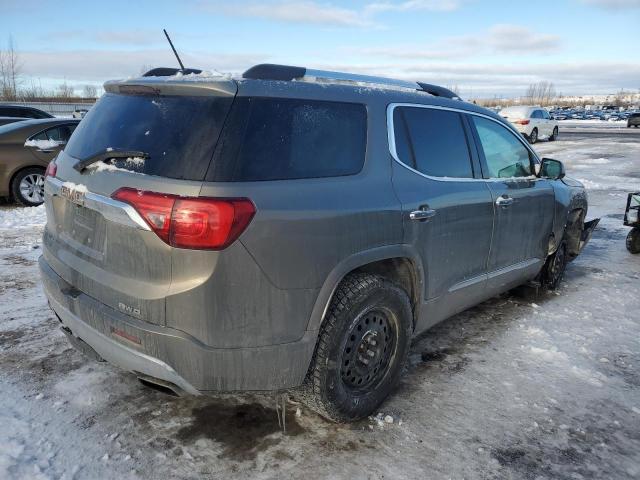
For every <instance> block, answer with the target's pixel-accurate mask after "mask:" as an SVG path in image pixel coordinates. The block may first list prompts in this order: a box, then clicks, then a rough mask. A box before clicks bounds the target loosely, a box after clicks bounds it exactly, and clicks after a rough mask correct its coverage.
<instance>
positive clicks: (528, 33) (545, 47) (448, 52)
mask: <svg viewBox="0 0 640 480" xmlns="http://www.w3.org/2000/svg"><path fill="white" fill-rule="evenodd" d="M560 48H561V41H560V37H559V36H558V35H551V34H546V33H537V32H533V31H532V30H530V29H528V28H526V27H522V26H519V25H494V26H493V27H491V28H490V29H489V30H488V31H486V32H484V33H482V34H476V35H462V36H456V37H446V38H443V39H441V40H439V41H435V42H430V43H429V44H427V45H418V46H416V45H415V44H412V45H385V46H383V47H363V48H347V49H346V50H347V51H350V52H353V53H359V54H362V55H367V56H373V57H383V58H402V59H414V60H438V59H442V60H446V59H452V58H464V57H472V56H478V55H482V54H490V53H505V54H510V53H514V52H516V53H521V54H522V55H526V54H527V53H540V52H549V51H557V50H558V49H560Z"/></svg>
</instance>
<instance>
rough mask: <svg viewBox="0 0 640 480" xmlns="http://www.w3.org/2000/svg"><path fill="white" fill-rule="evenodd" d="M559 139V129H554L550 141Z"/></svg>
mask: <svg viewBox="0 0 640 480" xmlns="http://www.w3.org/2000/svg"><path fill="white" fill-rule="evenodd" d="M557 139H558V127H554V128H553V133H552V134H551V136H550V137H549V141H550V142H553V141H554V140H557Z"/></svg>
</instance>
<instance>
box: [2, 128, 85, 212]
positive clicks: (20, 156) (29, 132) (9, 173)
mask: <svg viewBox="0 0 640 480" xmlns="http://www.w3.org/2000/svg"><path fill="white" fill-rule="evenodd" d="M78 123H80V120H74V119H60V118H47V119H40V120H23V121H20V122H15V123H10V124H7V125H3V126H0V197H11V198H12V199H14V200H15V201H16V202H18V203H20V204H22V205H25V206H36V205H40V204H41V203H42V202H43V200H44V173H45V169H46V168H47V165H48V164H49V162H50V161H51V160H52V159H53V158H54V157H55V156H56V155H57V154H58V152H59V151H60V150H62V149H63V148H64V146H65V145H66V143H67V141H68V140H69V138H70V137H71V134H72V133H73V131H74V130H75V128H76V126H77V125H78Z"/></svg>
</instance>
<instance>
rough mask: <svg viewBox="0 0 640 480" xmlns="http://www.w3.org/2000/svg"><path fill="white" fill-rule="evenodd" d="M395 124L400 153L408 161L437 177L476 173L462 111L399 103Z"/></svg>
mask: <svg viewBox="0 0 640 480" xmlns="http://www.w3.org/2000/svg"><path fill="white" fill-rule="evenodd" d="M393 127H394V135H395V141H396V153H397V155H398V157H399V159H400V160H401V161H402V162H403V163H405V164H406V165H409V166H410V167H412V168H414V169H416V170H418V171H419V172H422V173H424V174H425V175H429V176H433V177H453V178H472V177H473V169H472V166H471V156H470V154H469V146H468V143H467V137H466V134H465V130H464V127H463V124H462V117H461V116H460V114H459V113H457V112H450V111H447V110H437V109H432V108H419V107H396V108H395V109H394V111H393Z"/></svg>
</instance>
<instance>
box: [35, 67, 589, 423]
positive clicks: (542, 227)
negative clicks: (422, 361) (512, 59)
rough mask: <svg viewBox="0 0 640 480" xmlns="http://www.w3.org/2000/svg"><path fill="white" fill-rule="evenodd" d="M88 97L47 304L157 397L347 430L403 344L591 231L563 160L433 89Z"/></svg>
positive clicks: (288, 78)
mask: <svg viewBox="0 0 640 480" xmlns="http://www.w3.org/2000/svg"><path fill="white" fill-rule="evenodd" d="M159 75H164V76H159ZM105 91H106V93H105V95H104V96H103V97H102V98H101V99H100V101H99V102H98V103H97V104H96V105H95V106H94V107H93V108H92V109H91V110H90V111H89V113H87V115H86V117H85V118H84V120H83V121H82V122H81V123H80V125H79V126H78V128H77V129H76V131H75V133H74V134H73V136H72V137H71V139H70V141H69V142H68V144H67V145H66V148H65V149H64V151H63V152H61V153H60V154H59V156H58V157H57V159H56V160H55V162H54V163H52V164H51V165H50V167H49V170H48V172H47V179H46V182H45V197H46V208H47V226H46V229H45V232H44V252H43V256H42V257H41V258H40V269H41V272H42V278H43V282H44V287H45V292H46V295H47V297H48V299H49V303H50V305H51V308H52V309H53V310H54V311H55V313H56V314H57V316H58V318H59V319H60V322H61V323H62V328H63V330H64V331H65V333H66V334H67V336H68V337H69V339H70V341H71V342H72V343H73V344H74V345H75V346H76V347H77V348H79V349H80V350H82V351H84V352H85V353H87V354H89V355H91V356H93V357H95V358H97V359H103V360H106V361H108V362H111V363H113V364H115V365H118V366H120V367H122V368H124V369H126V370H128V371H131V372H133V373H134V374H135V375H137V376H138V377H139V378H141V379H142V380H143V381H145V382H147V383H151V384H155V385H160V386H163V387H166V388H169V389H171V390H174V391H175V392H185V393H188V394H206V393H213V392H229V391H282V390H288V391H291V392H293V394H294V395H296V396H297V397H298V398H300V399H302V400H303V401H304V402H305V403H307V405H309V406H310V407H311V408H313V409H314V410H316V411H317V412H319V413H320V414H321V415H323V416H325V417H327V418H329V419H331V420H334V421H340V422H342V421H350V420H354V419H358V418H362V417H364V416H366V415H368V414H370V413H371V412H373V411H374V410H375V409H376V408H377V407H378V406H379V404H380V403H381V402H382V401H383V400H384V399H385V397H386V396H387V395H388V394H389V393H390V392H391V391H392V389H393V387H394V384H395V383H396V382H397V380H398V377H399V375H400V372H401V369H402V365H403V362H404V360H405V359H406V357H407V353H408V350H409V345H410V341H411V338H412V336H414V335H416V334H418V333H420V332H423V331H424V330H426V329H428V328H430V327H432V326H433V325H435V324H436V323H438V322H440V321H441V320H443V319H445V318H447V317H450V316H451V315H454V314H456V313H458V312H460V311H462V310H464V309H466V308H468V307H470V306H472V305H475V304H477V303H479V302H482V301H483V300H486V299H488V298H490V297H492V296H494V295H497V294H499V293H501V292H505V291H506V290H509V289H511V288H513V287H516V286H518V285H521V284H523V283H527V282H531V281H534V282H538V283H539V284H544V285H547V286H548V287H550V288H555V287H556V286H557V284H558V282H559V281H560V279H561V277H562V273H563V270H564V267H565V265H566V263H567V262H568V261H569V260H571V259H572V258H574V257H575V256H577V255H578V254H579V253H580V251H581V249H582V247H583V246H584V245H585V243H586V242H587V241H588V239H589V236H590V234H591V232H592V230H593V228H594V227H595V225H596V223H597V220H594V221H592V222H588V223H585V221H584V220H585V216H586V213H587V197H586V194H585V190H584V188H583V186H582V185H581V184H580V183H578V182H576V181H574V180H571V179H569V178H567V177H565V174H564V168H563V166H562V164H561V163H560V162H558V161H556V160H551V159H543V160H539V158H538V156H537V155H536V153H535V152H534V151H533V150H532V149H531V148H530V146H529V145H528V144H527V142H526V141H525V140H524V139H523V138H522V137H521V136H520V135H519V134H518V132H517V131H515V130H514V129H513V128H512V127H511V126H510V125H509V124H508V123H507V122H506V121H505V120H504V119H502V118H501V117H499V116H498V115H495V114H494V113H492V112H490V111H488V110H485V109H483V108H480V107H477V106H475V105H472V104H470V103H466V102H463V101H461V100H460V99H458V98H457V97H455V94H453V93H452V92H450V91H448V90H446V89H444V88H441V87H437V86H434V85H428V84H424V83H412V82H404V81H399V80H391V79H384V78H376V77H365V76H359V75H349V74H342V73H336V72H325V71H317V70H308V69H305V68H301V67H287V66H279V65H258V66H255V67H253V68H251V69H249V70H248V71H246V72H245V73H244V74H243V76H242V77H241V78H226V77H211V76H207V75H204V74H185V73H184V72H180V71H179V72H176V71H175V70H174V71H171V70H170V69H161V70H155V71H152V72H150V74H149V75H147V76H143V77H141V78H137V79H129V80H124V81H114V82H107V83H106V84H105Z"/></svg>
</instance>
